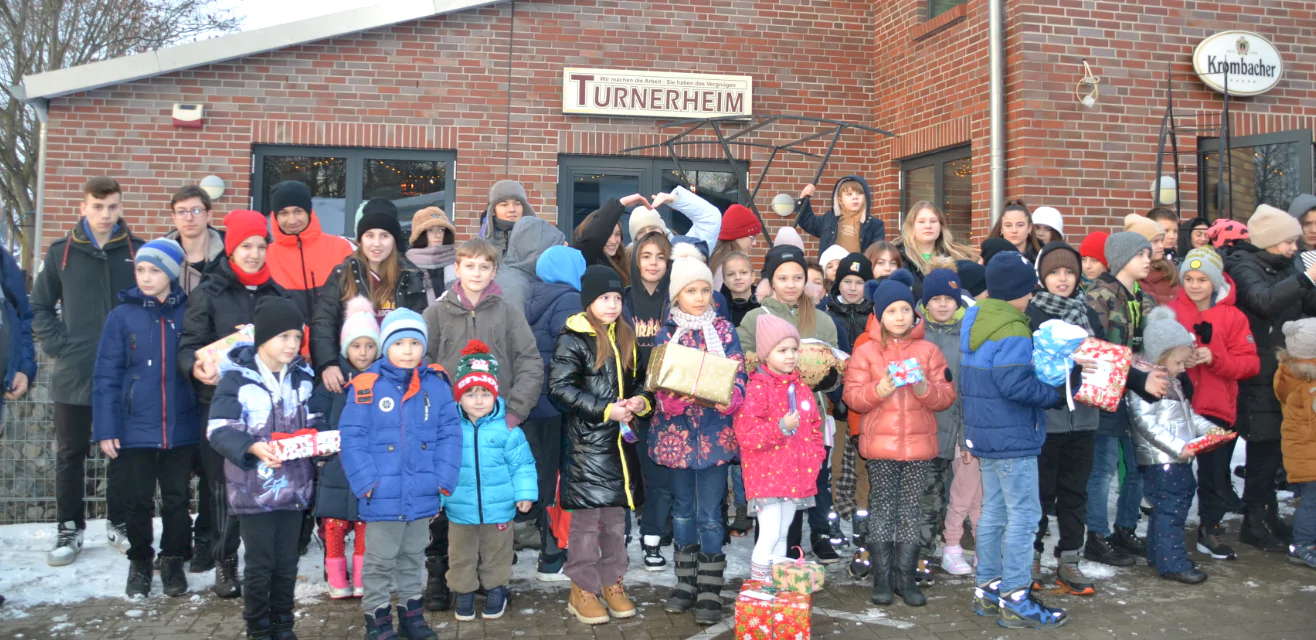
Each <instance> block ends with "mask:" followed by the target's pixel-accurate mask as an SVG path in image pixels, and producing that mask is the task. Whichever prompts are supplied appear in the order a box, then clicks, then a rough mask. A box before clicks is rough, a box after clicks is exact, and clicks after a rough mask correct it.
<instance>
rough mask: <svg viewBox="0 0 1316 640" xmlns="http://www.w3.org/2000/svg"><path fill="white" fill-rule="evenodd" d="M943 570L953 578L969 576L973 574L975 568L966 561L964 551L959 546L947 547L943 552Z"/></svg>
mask: <svg viewBox="0 0 1316 640" xmlns="http://www.w3.org/2000/svg"><path fill="white" fill-rule="evenodd" d="M941 568H942V569H943V570H945V571H946V573H949V574H951V575H953V576H967V575H969V574H970V573H973V567H971V566H969V563H968V562H966V561H965V560H964V549H961V548H960V547H959V546H954V547H952V546H950V545H946V548H945V549H942V550H941Z"/></svg>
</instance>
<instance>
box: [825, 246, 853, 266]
mask: <svg viewBox="0 0 1316 640" xmlns="http://www.w3.org/2000/svg"><path fill="white" fill-rule="evenodd" d="M848 255H850V252H849V251H846V249H845V247H842V246H841V245H839V244H834V245H832V246H830V247H827V250H826V251H824V252H823V253H822V257H821V258H819V259H818V264H821V265H822V266H823V268H824V269H826V268H827V263H828V262H831V261H833V260H843V259H845V257H846V256H848Z"/></svg>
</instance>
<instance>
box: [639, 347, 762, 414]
mask: <svg viewBox="0 0 1316 640" xmlns="http://www.w3.org/2000/svg"><path fill="white" fill-rule="evenodd" d="M738 373H740V363H739V362H737V361H735V360H732V359H731V358H724V357H722V356H718V355H714V354H711V353H708V352H705V351H700V350H699V349H692V348H690V347H686V346H683V345H679V344H676V343H673V342H668V343H667V344H661V345H658V346H656V347H654V348H653V351H652V352H650V355H649V375H648V377H647V378H646V379H645V383H644V385H645V388H646V389H648V390H649V391H666V392H668V393H675V394H679V395H682V396H686V397H688V398H691V399H693V400H694V401H695V402H697V403H699V404H701V405H703V406H706V407H712V406H715V405H723V406H725V405H729V404H731V397H732V395H733V394H734V393H735V390H736V374H738Z"/></svg>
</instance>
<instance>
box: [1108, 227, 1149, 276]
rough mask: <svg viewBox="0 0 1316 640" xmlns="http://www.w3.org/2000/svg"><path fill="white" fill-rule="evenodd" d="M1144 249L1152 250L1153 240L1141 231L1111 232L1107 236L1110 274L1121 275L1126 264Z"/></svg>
mask: <svg viewBox="0 0 1316 640" xmlns="http://www.w3.org/2000/svg"><path fill="white" fill-rule="evenodd" d="M1158 228H1159V225H1158ZM1144 249H1145V250H1147V251H1148V252H1149V253H1150V252H1151V241H1150V240H1148V239H1147V238H1146V237H1145V236H1143V235H1142V234H1140V233H1134V232H1133V231H1121V232H1119V233H1112V234H1110V237H1109V238H1106V266H1107V267H1108V268H1109V269H1110V274H1111V275H1113V276H1116V275H1119V272H1120V271H1121V270H1123V269H1124V266H1125V265H1127V264H1129V261H1130V260H1132V259H1133V257H1134V256H1136V255H1138V252H1140V251H1142V250H1144Z"/></svg>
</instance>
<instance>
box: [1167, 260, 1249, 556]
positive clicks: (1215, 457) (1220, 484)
mask: <svg viewBox="0 0 1316 640" xmlns="http://www.w3.org/2000/svg"><path fill="white" fill-rule="evenodd" d="M1179 278H1180V281H1181V282H1182V283H1183V286H1182V287H1180V289H1179V293H1178V295H1177V296H1175V298H1174V299H1173V300H1171V301H1170V308H1171V309H1174V315H1175V317H1176V318H1177V319H1178V320H1179V324H1181V325H1183V327H1184V328H1185V329H1187V330H1188V331H1189V332H1190V333H1192V334H1193V336H1195V337H1196V339H1197V344H1196V345H1194V347H1195V350H1194V363H1195V364H1196V366H1194V367H1192V368H1191V369H1189V370H1188V379H1189V380H1190V381H1191V382H1192V383H1193V385H1192V386H1193V392H1192V405H1193V411H1196V412H1197V413H1199V414H1201V415H1202V417H1204V418H1206V419H1207V420H1210V421H1211V422H1214V423H1216V424H1217V425H1220V426H1221V427H1224V428H1226V429H1231V430H1232V429H1233V426H1234V420H1235V418H1237V417H1238V381H1239V380H1246V379H1248V378H1251V377H1252V376H1255V375H1257V373H1258V372H1259V371H1261V360H1260V359H1259V358H1258V357H1257V344H1256V341H1255V340H1254V339H1253V338H1252V329H1251V327H1250V326H1249V325H1248V321H1247V316H1245V315H1243V312H1242V311H1241V310H1239V309H1238V307H1235V306H1234V299H1235V296H1236V288H1235V287H1234V281H1233V280H1232V279H1230V277H1229V276H1228V275H1225V273H1224V263H1223V261H1222V260H1221V259H1220V255H1219V254H1217V253H1216V252H1215V251H1214V250H1213V249H1212V248H1211V247H1210V246H1205V247H1199V248H1197V249H1193V250H1192V251H1189V252H1188V255H1186V256H1184V261H1183V265H1182V266H1181V273H1180V274H1179ZM1233 455H1234V441H1230V442H1229V443H1227V444H1225V445H1224V446H1221V447H1217V448H1215V449H1212V450H1211V451H1206V452H1203V453H1201V454H1200V455H1198V456H1197V512H1198V513H1197V515H1198V518H1199V519H1200V520H1201V523H1202V524H1201V526H1200V527H1199V528H1198V529H1197V550H1198V551H1200V552H1202V553H1209V554H1210V555H1211V557H1212V558H1215V559H1216V560H1233V559H1234V558H1236V557H1237V556H1236V555H1235V554H1234V550H1233V549H1232V548H1231V547H1230V546H1229V545H1227V544H1225V543H1224V540H1223V534H1224V529H1222V528H1221V526H1220V521H1221V520H1222V519H1223V518H1224V517H1225V512H1226V511H1228V510H1229V508H1230V506H1231V504H1232V503H1237V502H1238V497H1237V496H1236V495H1235V494H1234V486H1233V480H1232V479H1231V478H1232V476H1231V474H1230V470H1229V461H1230V459H1231V458H1232V457H1233Z"/></svg>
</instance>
